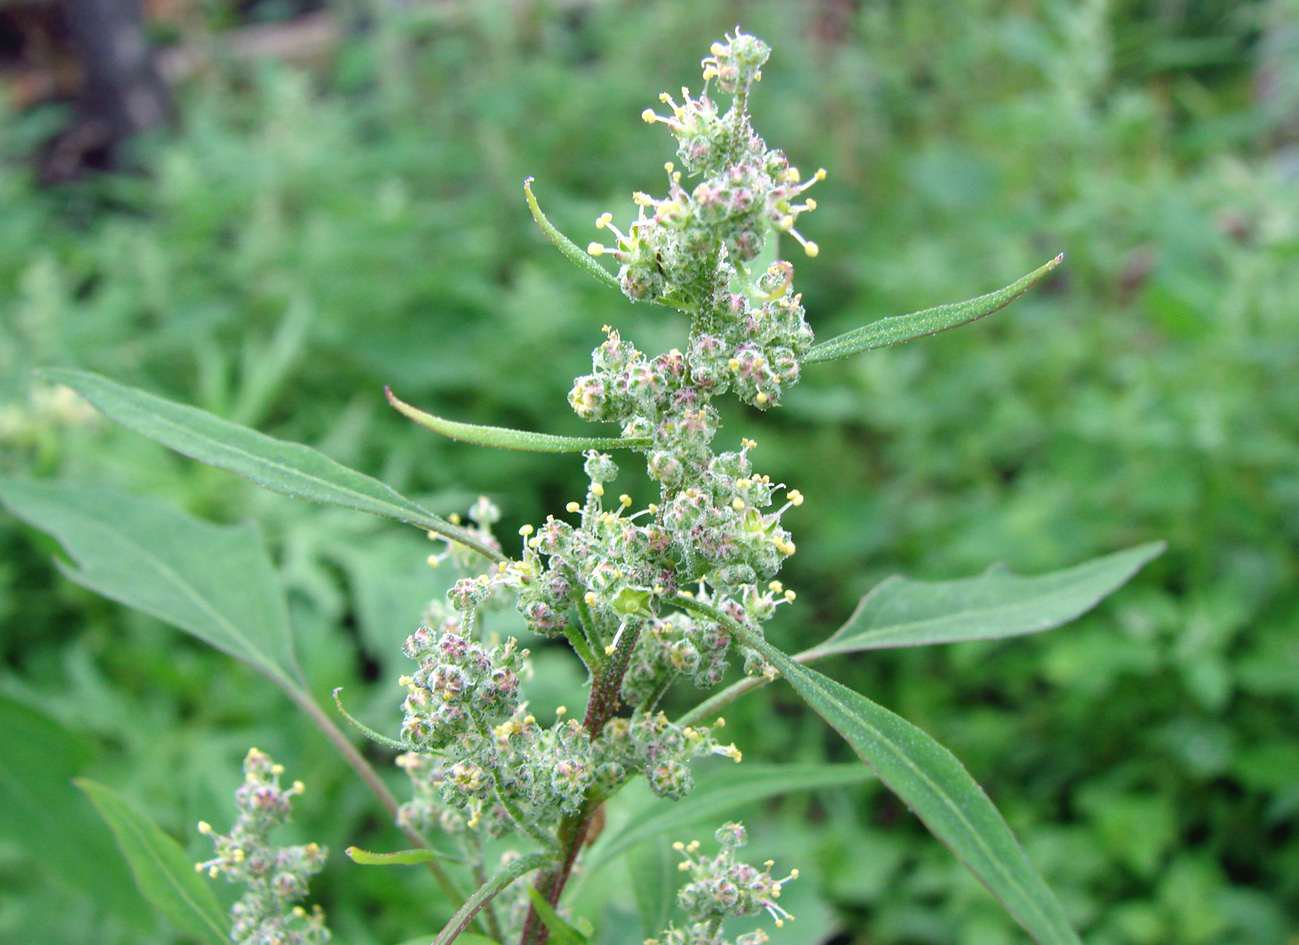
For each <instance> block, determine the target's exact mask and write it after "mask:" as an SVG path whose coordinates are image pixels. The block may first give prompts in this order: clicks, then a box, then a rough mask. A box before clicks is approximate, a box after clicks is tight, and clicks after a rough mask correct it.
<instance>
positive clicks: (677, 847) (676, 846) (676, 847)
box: [672, 840, 686, 853]
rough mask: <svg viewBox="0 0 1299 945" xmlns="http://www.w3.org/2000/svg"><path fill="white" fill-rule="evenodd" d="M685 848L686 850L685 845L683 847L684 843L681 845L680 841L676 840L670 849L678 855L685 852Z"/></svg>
mask: <svg viewBox="0 0 1299 945" xmlns="http://www.w3.org/2000/svg"><path fill="white" fill-rule="evenodd" d="M685 848H686V845H685V844H684V843H682V842H681V841H680V840H678V841H677V842H676V843H674V844H672V849H674V850H676V851H677V852H678V853H680V852H682V851H683V850H685Z"/></svg>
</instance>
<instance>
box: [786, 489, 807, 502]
mask: <svg viewBox="0 0 1299 945" xmlns="http://www.w3.org/2000/svg"><path fill="white" fill-rule="evenodd" d="M785 498H786V499H788V500H789V501H790V502H793V503H794V505H796V506H797V505H802V504H803V493H801V492H799V491H798V490H797V489H790V490H789V491H788V492H786V493H785Z"/></svg>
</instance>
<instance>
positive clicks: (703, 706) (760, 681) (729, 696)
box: [676, 600, 831, 728]
mask: <svg viewBox="0 0 1299 945" xmlns="http://www.w3.org/2000/svg"><path fill="white" fill-rule="evenodd" d="M676 604H677V606H679V607H681V608H682V609H683V610H689V609H690V608H689V607H686V606H685V605H684V604H683V603H682V601H680V600H678V601H676ZM700 606H702V605H700ZM696 612H697V613H698V612H700V611H698V610H697V611H696ZM830 655H831V654H829V653H825V652H819V651H818V648H817V647H813V648H812V649H810V650H804V651H803V652H801V653H795V654H794V655H793V656H791V657H790V659H792V660H793V661H794V662H795V663H811V662H812V661H813V660H818V659H820V658H821V657H823V656H830ZM778 678H780V677H775V678H768V677H767V676H746V677H744V678H743V679H741V680H738V681H737V682H733V683H731V684H730V685H729V686H727V687H726V688H725V689H723V690H722V691H721V692H718V693H715V694H714V695H712V696H710V697H708V698H707V699H705V700H704V701H703V702H701V703H699V705H697V706H695V707H694V708H693V709H691V710H690V711H689V712H687V713H685V714H684V715H682V716H681V717H680V718H679V719H677V720H676V724H677V725H680V726H682V727H683V728H684V727H685V726H687V725H698V724H699V723H700V722H702V721H704V720H705V719H707V718H709V717H710V716H714V715H717V714H718V713H719V712H721V710H722V709H724V708H726V706H728V705H730V704H731V703H732V702H734V701H735V700H736V699H738V698H740V696H742V695H744V694H745V693H746V692H749V691H751V690H753V689H761V688H762V687H763V686H765V685H767V683H770V682H775V681H776V679H778Z"/></svg>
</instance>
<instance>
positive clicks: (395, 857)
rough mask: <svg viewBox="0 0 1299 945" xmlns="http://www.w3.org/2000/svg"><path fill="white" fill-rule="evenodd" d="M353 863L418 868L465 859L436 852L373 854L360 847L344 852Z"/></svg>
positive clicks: (409, 851)
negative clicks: (439, 861) (422, 864)
mask: <svg viewBox="0 0 1299 945" xmlns="http://www.w3.org/2000/svg"><path fill="white" fill-rule="evenodd" d="M343 852H344V853H346V854H347V855H348V857H350V858H351V860H352V862H353V863H357V864H359V865H361V866H418V865H419V864H421V863H429V862H431V861H433V860H442V861H443V862H447V863H463V862H464V859H463V857H458V856H450V855H448V854H445V853H439V852H438V851H436V850H428V849H424V850H398V851H397V852H395V853H371V852H370V851H369V850H362V849H361V848H360V847H348V848H347V849H346V850H344V851H343Z"/></svg>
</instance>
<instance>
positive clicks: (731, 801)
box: [585, 764, 871, 870]
mask: <svg viewBox="0 0 1299 945" xmlns="http://www.w3.org/2000/svg"><path fill="white" fill-rule="evenodd" d="M870 776H871V775H870V771H868V770H867V769H865V768H862V767H861V766H860V765H855V764H852V765H824V764H801V765H755V764H746V765H741V766H739V767H738V768H735V769H734V770H727V771H720V772H717V773H715V774H713V775H710V776H709V777H707V778H700V779H699V782H698V783H697V784H696V785H695V787H694V789H693V790H692V791H691V792H690V794H689V795H688V796H686V797H684V798H682V799H681V800H679V801H674V802H673V803H671V804H663V803H661V802H659V803H655V804H653V805H652V806H650V807H647V808H645V809H644V811H643V813H642V816H639V817H637V816H635V815H633V818H632V821H631V822H630V823H628V824H627V825H626V826H624V827H623V828H622V829H620V830H618V831H616V832H610V833H607V834H606V835H605V836H603V837H601V838H600V840H599V842H597V843H596V844H595V846H594V848H593V849H592V850H591V851H590V855H589V856H588V857H587V858H586V860H585V862H586V868H587V869H588V870H590V869H595V868H597V867H599V866H600V865H602V864H604V863H607V862H608V861H610V860H612V859H613V858H614V857H616V856H618V855H619V854H621V853H623V852H624V851H625V850H628V849H630V848H631V847H633V846H635V845H636V844H638V843H641V842H643V841H645V840H650V839H652V838H654V837H661V836H665V835H668V834H672V833H678V832H680V830H681V829H682V828H683V827H687V826H690V825H691V824H695V823H698V822H700V821H704V820H709V819H712V818H715V817H717V816H718V815H720V814H724V813H727V812H729V811H733V810H735V809H736V808H738V807H742V806H744V805H745V804H751V803H753V802H754V801H760V800H763V799H765V798H768V797H775V796H776V795H778V794H788V793H789V792H791V791H800V790H813V789H816V788H829V787H839V786H841V785H844V784H856V783H858V782H860V781H865V780H867V779H868V778H869V777H870ZM675 839H683V838H681V837H676V838H675Z"/></svg>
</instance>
